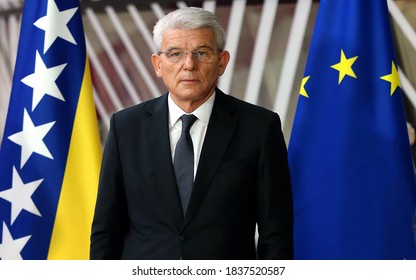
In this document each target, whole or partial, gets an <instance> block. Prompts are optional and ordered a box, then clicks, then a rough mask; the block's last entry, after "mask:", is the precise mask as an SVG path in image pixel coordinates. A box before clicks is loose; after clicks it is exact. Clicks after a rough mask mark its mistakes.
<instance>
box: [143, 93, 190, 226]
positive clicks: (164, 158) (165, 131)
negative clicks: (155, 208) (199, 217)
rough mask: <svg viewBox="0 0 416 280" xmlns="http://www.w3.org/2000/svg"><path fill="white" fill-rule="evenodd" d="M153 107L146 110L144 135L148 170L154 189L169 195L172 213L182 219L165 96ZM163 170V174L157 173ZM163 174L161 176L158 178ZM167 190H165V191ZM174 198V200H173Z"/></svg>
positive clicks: (157, 100)
mask: <svg viewBox="0 0 416 280" xmlns="http://www.w3.org/2000/svg"><path fill="white" fill-rule="evenodd" d="M155 101H156V102H155V104H154V106H149V108H148V109H147V111H148V113H149V114H150V117H149V119H148V121H147V123H146V125H147V127H146V133H147V135H148V139H149V143H148V148H149V151H150V153H149V154H150V155H151V158H150V159H149V161H150V162H149V166H150V168H151V169H152V170H153V171H155V172H152V173H154V176H153V180H155V185H154V186H155V188H163V190H160V193H165V194H166V195H171V198H170V199H169V201H170V202H171V206H172V209H173V211H175V213H176V214H177V215H176V216H180V217H181V219H182V217H183V214H182V208H181V203H180V199H179V193H178V190H177V187H176V179H175V173H174V170H173V164H172V153H171V148H170V140H169V139H170V137H169V115H168V114H169V112H168V105H167V95H166V94H165V95H164V96H162V97H161V98H159V99H156V100H155ZM157 170H163V172H157ZM160 174H163V176H160ZM166 188H167V189H166ZM175 198H176V199H175Z"/></svg>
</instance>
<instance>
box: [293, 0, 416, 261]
mask: <svg viewBox="0 0 416 280" xmlns="http://www.w3.org/2000/svg"><path fill="white" fill-rule="evenodd" d="M400 86H401V85H400V79H399V74H398V65H397V62H396V60H395V54H394V47H393V38H392V32H391V26H390V22H389V13H388V9H387V2H386V1H385V0H384V1H382V0H365V1H363V0H337V1H334V0H321V1H320V6H319V11H318V15H317V20H316V25H315V29H314V34H313V38H312V42H311V47H310V50H309V57H308V62H307V66H306V69H305V75H304V78H303V82H302V86H301V90H300V96H299V101H298V105H297V109H296V115H295V121H294V125H293V130H292V135H291V139H290V143H289V160H290V167H291V175H292V179H293V191H294V207H295V237H294V238H295V257H296V258H297V259H415V258H416V245H415V238H414V236H413V230H412V220H413V217H414V215H415V208H416V185H415V171H414V168H413V162H412V158H411V152H410V145H409V139H408V134H407V128H406V120H405V114H404V108H403V100H402V92H401V89H400Z"/></svg>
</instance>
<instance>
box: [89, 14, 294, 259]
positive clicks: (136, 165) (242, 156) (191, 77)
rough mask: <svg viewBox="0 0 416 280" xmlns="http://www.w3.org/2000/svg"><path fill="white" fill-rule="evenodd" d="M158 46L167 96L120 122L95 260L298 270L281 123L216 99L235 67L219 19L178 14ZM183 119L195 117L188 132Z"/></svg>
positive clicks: (100, 204) (113, 137)
mask: <svg viewBox="0 0 416 280" xmlns="http://www.w3.org/2000/svg"><path fill="white" fill-rule="evenodd" d="M154 40H155V44H156V48H157V50H158V53H157V54H154V55H153V56H152V63H153V66H154V68H155V71H156V75H157V76H158V77H160V78H162V79H163V81H164V83H165V85H166V87H167V89H168V93H166V94H164V95H162V96H161V97H158V98H155V99H153V100H150V101H146V102H143V103H141V104H139V105H136V106H133V107H131V108H127V109H124V110H122V111H120V112H118V113H115V114H114V115H113V116H112V118H111V125H110V132H109V135H108V138H107V142H106V145H105V149H104V156H103V163H102V169H101V175H100V183H99V190H98V198H97V204H96V209H95V215H94V221H93V226H92V235H91V259H256V258H258V259H292V258H293V237H292V233H293V229H292V228H293V209H292V191H291V184H290V174H289V169H288V163H287V150H286V144H285V142H284V138H283V135H282V132H281V125H280V119H279V117H278V115H277V114H276V113H273V112H271V111H269V110H266V109H264V108H261V107H258V106H254V105H251V104H248V103H245V102H243V101H240V100H238V99H236V98H234V97H231V96H229V95H226V94H224V93H223V92H221V90H219V89H218V88H216V83H217V80H218V77H219V76H221V75H222V74H223V73H224V71H225V68H226V66H227V63H228V61H229V56H230V55H229V53H228V52H227V51H225V50H224V45H225V33H224V30H223V29H222V27H221V25H220V24H219V22H218V19H217V18H216V17H215V16H214V15H213V14H212V13H210V12H207V11H204V10H203V9H200V8H184V9H179V10H176V11H174V12H172V13H170V14H168V15H166V16H165V17H164V18H162V19H161V20H159V22H158V23H157V24H156V26H155V28H154ZM182 115H186V116H188V117H189V116H190V115H193V116H196V118H195V117H193V116H191V117H190V118H192V122H191V124H190V129H189V128H187V129H186V128H182V124H184V127H185V126H187V125H185V122H187V121H186V120H185V118H186V117H184V118H182V117H181V116H182ZM182 130H183V131H182ZM187 131H189V133H190V138H191V139H189V134H188V136H186V133H187ZM182 134H184V135H185V136H184V138H182ZM181 139H187V140H181ZM183 141H185V142H186V141H188V142H187V143H188V144H184V143H185V142H183ZM180 142H181V144H180ZM189 143H190V144H189ZM181 145H185V146H186V145H188V148H183V147H182V146H181ZM179 146H181V147H179ZM189 146H191V148H190V151H189V152H186V153H185V154H186V156H183V155H182V154H183V151H184V150H186V149H188V150H189ZM179 154H181V155H182V156H181V157H182V159H177V157H176V156H178V158H179V157H180V156H179ZM188 155H190V156H191V157H188ZM184 158H191V164H190V165H188V167H182V166H183V165H181V164H187V163H186V161H185V160H184ZM183 162H185V163H183ZM188 162H189V161H188ZM187 176H188V177H189V176H191V179H190V181H191V183H190V184H191V188H192V189H191V190H188V191H183V189H184V188H186V185H187V183H186V178H187ZM188 182H189V180H188ZM188 185H189V184H188ZM184 186H185V187H184ZM186 193H188V194H189V196H190V197H188V198H186ZM256 225H257V226H258V242H257V246H256V240H255V232H256Z"/></svg>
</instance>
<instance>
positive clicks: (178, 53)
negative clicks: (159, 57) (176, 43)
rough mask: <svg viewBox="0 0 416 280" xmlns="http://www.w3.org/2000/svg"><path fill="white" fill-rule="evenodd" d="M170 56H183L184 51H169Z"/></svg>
mask: <svg viewBox="0 0 416 280" xmlns="http://www.w3.org/2000/svg"><path fill="white" fill-rule="evenodd" d="M168 56H169V57H181V56H182V52H179V51H175V52H169V53H168Z"/></svg>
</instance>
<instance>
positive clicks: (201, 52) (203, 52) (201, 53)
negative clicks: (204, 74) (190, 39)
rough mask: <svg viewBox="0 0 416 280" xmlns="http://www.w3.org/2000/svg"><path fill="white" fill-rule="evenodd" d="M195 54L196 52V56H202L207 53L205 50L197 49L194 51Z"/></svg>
mask: <svg viewBox="0 0 416 280" xmlns="http://www.w3.org/2000/svg"><path fill="white" fill-rule="evenodd" d="M195 54H196V55H197V56H198V57H203V56H206V55H207V54H208V53H207V51H203V50H198V51H196V52H195Z"/></svg>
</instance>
